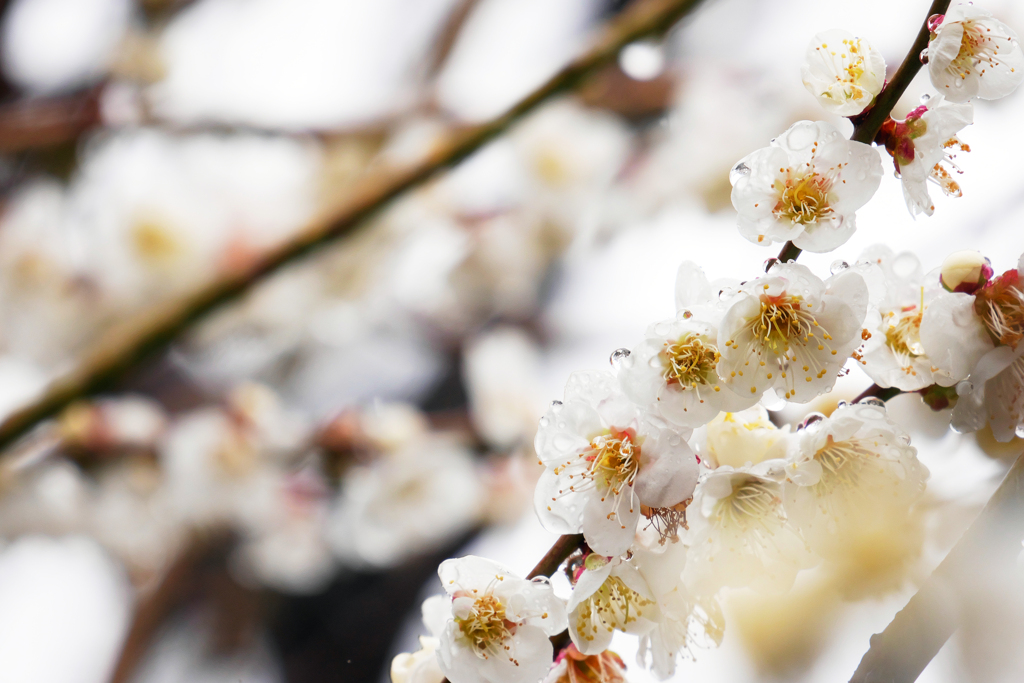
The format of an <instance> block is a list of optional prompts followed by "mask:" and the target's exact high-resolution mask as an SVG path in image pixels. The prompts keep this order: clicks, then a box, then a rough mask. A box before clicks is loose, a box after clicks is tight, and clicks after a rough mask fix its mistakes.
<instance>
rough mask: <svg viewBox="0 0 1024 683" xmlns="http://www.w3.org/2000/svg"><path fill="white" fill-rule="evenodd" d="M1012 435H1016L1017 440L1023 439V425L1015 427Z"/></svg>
mask: <svg viewBox="0 0 1024 683" xmlns="http://www.w3.org/2000/svg"><path fill="white" fill-rule="evenodd" d="M1013 433H1014V434H1016V435H1017V437H1018V438H1020V439H1024V425H1017V428H1016V429H1014V430H1013Z"/></svg>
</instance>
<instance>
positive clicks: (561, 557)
mask: <svg viewBox="0 0 1024 683" xmlns="http://www.w3.org/2000/svg"><path fill="white" fill-rule="evenodd" d="M582 547H583V534H566V535H565V536H562V537H560V538H559V539H558V540H557V541H555V544H554V545H553V546H551V550H549V551H547V553H545V555H544V557H542V558H540V562H538V563H537V566H536V567H534V568H533V570H532V571H531V572H530V573H529V574H527V575H526V578H528V579H532V578H534V577H537V576H548V577H550V576H551V575H552V574H554V573H555V572H556V571H558V567H559V566H561V564H562V563H563V562H565V560H566V558H567V557H569V556H570V555H572V554H573V553H574V552H576V551H577V550H579V549H580V548H582Z"/></svg>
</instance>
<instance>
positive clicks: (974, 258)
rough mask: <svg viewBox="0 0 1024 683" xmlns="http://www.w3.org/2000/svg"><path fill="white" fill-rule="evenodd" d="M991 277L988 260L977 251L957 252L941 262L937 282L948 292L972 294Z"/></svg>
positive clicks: (990, 267)
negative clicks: (940, 270)
mask: <svg viewBox="0 0 1024 683" xmlns="http://www.w3.org/2000/svg"><path fill="white" fill-rule="evenodd" d="M990 277H992V266H990V265H989V263H988V259H987V258H985V257H984V256H982V255H981V254H980V253H979V252H977V251H958V252H955V253H952V254H950V255H949V256H947V257H946V260H945V261H943V262H942V274H941V276H940V277H939V281H940V282H941V283H942V286H943V287H945V288H946V289H947V290H948V291H950V292H963V293H965V294H973V293H974V292H975V290H977V289H978V287H981V286H982V285H984V284H985V283H986V282H988V279H989V278H990Z"/></svg>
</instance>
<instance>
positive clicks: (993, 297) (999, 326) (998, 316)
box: [974, 280, 1024, 348]
mask: <svg viewBox="0 0 1024 683" xmlns="http://www.w3.org/2000/svg"><path fill="white" fill-rule="evenodd" d="M974 308H975V310H976V311H977V313H978V314H979V315H980V316H981V319H982V321H983V322H984V323H985V327H986V329H988V331H989V334H990V335H992V338H993V339H994V340H995V341H996V342H998V343H999V344H1002V345H1004V346H1011V347H1013V348H1017V344H1018V343H1020V341H1021V339H1024V292H1022V291H1021V288H1020V284H1019V280H1018V281H1017V283H1015V284H1011V283H1002V282H998V281H997V282H996V284H995V286H990V287H985V288H983V289H981V290H979V291H978V293H977V295H976V297H975V301H974Z"/></svg>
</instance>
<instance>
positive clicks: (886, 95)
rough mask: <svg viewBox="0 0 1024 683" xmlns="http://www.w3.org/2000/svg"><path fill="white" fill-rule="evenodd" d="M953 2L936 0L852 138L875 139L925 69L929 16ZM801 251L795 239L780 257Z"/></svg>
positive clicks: (786, 258)
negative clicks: (901, 61)
mask: <svg viewBox="0 0 1024 683" xmlns="http://www.w3.org/2000/svg"><path fill="white" fill-rule="evenodd" d="M949 3H950V0H933V2H932V4H931V7H930V8H929V9H928V14H927V15H926V16H925V19H924V21H923V22H922V24H921V30H920V31H918V32H917V37H916V38H915V39H914V44H913V45H911V46H910V51H908V52H907V56H906V57H904V58H903V63H902V64H900V68H899V69H897V70H896V73H895V74H893V76H892V80H890V81H889V82H888V83H886V84H885V87H884V88H882V92H880V93H878V97H876V98H875V103H874V104H873V105H872V106H871V108H870V109H868V110H867V111H865V112H863V113H862V114H858V115H857V116H856V117H853V119H852V120H853V121H854V126H853V135H851V136H850V139H851V140H855V141H857V142H863V143H864V144H866V145H870V144H871V143H872V142H874V140H875V136H876V135H878V131H879V130H880V129H881V128H882V123H883V122H884V121H885V120H886V119H887V118H888V117H889V115H890V114H891V113H892V108H893V107H895V106H896V103H897V102H899V99H900V97H902V96H903V93H904V92H906V90H907V87H908V86H909V85H910V82H911V81H912V80H914V76H916V75H917V72H918V71H920V70H921V51H922V50H924V49H925V48H926V47H928V37H929V35H930V34H929V32H928V17H930V16H932V15H933V14H944V13H945V12H946V10H947V9H948V8H949ZM800 251H801V250H800V248H799V247H797V246H795V245H794V244H793V243H792V242H786V244H785V245H784V246H783V247H782V251H780V252H779V256H778V260H779V261H782V262H787V261H795V260H796V259H797V257H798V256H800Z"/></svg>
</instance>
